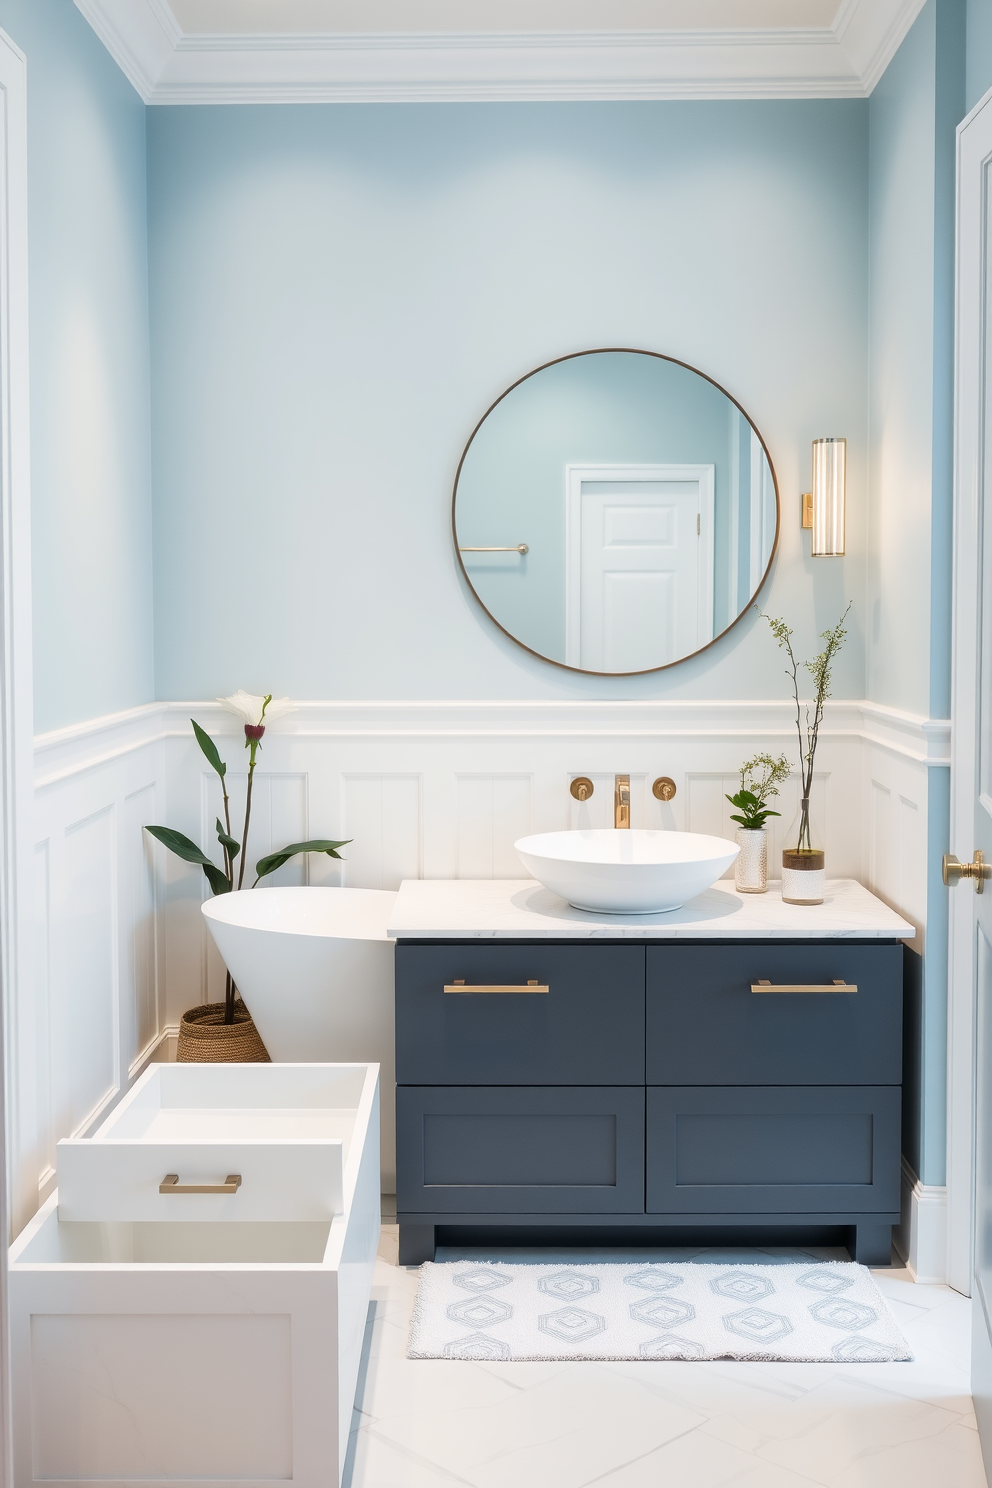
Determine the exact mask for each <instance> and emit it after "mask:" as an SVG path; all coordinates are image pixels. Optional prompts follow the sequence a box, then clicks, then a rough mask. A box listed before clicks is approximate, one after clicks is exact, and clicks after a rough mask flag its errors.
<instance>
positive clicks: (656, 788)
mask: <svg viewBox="0 0 992 1488" xmlns="http://www.w3.org/2000/svg"><path fill="white" fill-rule="evenodd" d="M675 789H676V787H675V781H674V780H673V779H672V777H671V775H659V776H658V779H657V780H656V781H655V783H654V785H653V786H652V787H651V794H652V795H653V796H654V797H655V799H656V800H658V801H671V800H673V799H674V796H675Z"/></svg>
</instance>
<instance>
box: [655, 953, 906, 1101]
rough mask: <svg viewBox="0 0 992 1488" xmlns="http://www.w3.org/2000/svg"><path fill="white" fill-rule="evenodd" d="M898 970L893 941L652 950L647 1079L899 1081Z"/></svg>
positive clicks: (667, 1081) (767, 1082)
mask: <svg viewBox="0 0 992 1488" xmlns="http://www.w3.org/2000/svg"><path fill="white" fill-rule="evenodd" d="M902 978H903V948H902V946H901V945H845V944H844V943H843V942H840V943H838V942H836V941H835V942H832V943H831V944H828V945H816V944H813V945H811V944H809V943H808V942H807V943H805V944H798V945H796V944H780V945H767V944H766V945H760V944H752V945H747V944H742V945H728V946H649V947H648V950H647V1056H646V1057H647V1082H648V1084H649V1085H675V1084H678V1085H781V1084H790V1085H797V1084H816V1085H848V1084H850V1085H897V1084H898V1083H899V1082H900V1080H901V1079H902ZM838 980H839V981H842V982H844V983H846V984H847V985H849V986H856V987H857V989H858V990H857V992H847V991H842V990H830V991H794V992H783V991H775V990H770V991H769V992H767V993H763V992H752V990H751V989H752V985H757V984H758V983H760V982H761V981H766V982H769V983H771V985H772V988H775V987H782V986H797V987H809V986H814V987H828V988H831V989H832V988H833V984H834V982H835V981H838Z"/></svg>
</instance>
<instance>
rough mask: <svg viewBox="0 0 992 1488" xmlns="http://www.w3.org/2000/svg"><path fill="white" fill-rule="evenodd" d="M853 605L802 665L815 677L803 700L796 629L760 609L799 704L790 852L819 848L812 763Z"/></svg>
mask: <svg viewBox="0 0 992 1488" xmlns="http://www.w3.org/2000/svg"><path fill="white" fill-rule="evenodd" d="M850 610H851V605H850V604H848V606H847V609H846V610H845V611H844V613H843V615H841V617H840V619H839V620H838V621H837V624H836V625H835V626H833V627H832V629H830V630H824V631H821V632H820V639H821V641H823V650H822V651H820V652H819V654H818V655H816V656H814V657H813V659H812V661H804V662H803V663H802V667H803V668H805V670H806V671H807V672H808V673H809V675H810V677H811V678H812V679H813V697H812V699H811V700H810V701H809V702H805V703H804V702H803V701H802V699H801V698H800V696H799V673H800V663H799V662H798V661H797V660H796V654H795V651H794V650H793V647H792V636H793V631H792V628H791V626H788V625H786V623H785V621H784V620H782V619H781V618H778V617H774V616H772V615H765V614H764V612H763V611H762V612H760V613H761V615H762V618H763V619H765V620H767V621H768V624H769V626H770V628H771V632H772V635H773V636H774V637H775V640H776V641H777V642H778V645H779V647H780V649H781V650H783V651H784V652H785V654H786V656H787V657H788V666H787V667H786V676H787V677H788V678H789V680H790V681H791V683H792V696H793V699H794V701H795V705H796V735H797V737H798V740H799V816H798V831H797V834H796V836H797V840H796V843H795V846H794V847H791V848H790V851H792V852H794V853H796V854H797V855H801V854H812V853H814V852H817V853H818V851H819V850H818V848H817V847H815V845H814V843H813V835H812V831H811V828H810V810H809V803H810V796H811V794H812V790H813V763H814V760H815V758H816V746H817V743H818V742H819V738H820V725H821V724H822V722H823V706H824V704H825V702H826V701H827V698H829V696H830V684H831V680H832V672H833V664H834V661H835V660H836V658H837V654H838V652H839V651H840V649H841V647H842V646H843V644H844V642H845V640H846V639H847V626H846V623H845V622H846V620H847V617H848V615H849V613H850Z"/></svg>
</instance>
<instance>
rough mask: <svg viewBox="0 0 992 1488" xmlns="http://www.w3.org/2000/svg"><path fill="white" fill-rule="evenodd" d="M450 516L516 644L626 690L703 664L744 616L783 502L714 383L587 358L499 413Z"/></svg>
mask: <svg viewBox="0 0 992 1488" xmlns="http://www.w3.org/2000/svg"><path fill="white" fill-rule="evenodd" d="M452 515H453V527H454V536H455V548H456V552H457V556H458V561H459V563H460V564H461V568H462V572H463V573H464V576H465V578H466V580H467V581H468V584H469V585H470V587H471V590H472V592H473V594H474V595H475V597H476V598H477V599H478V600H479V602H480V604H482V606H483V607H484V608H485V610H486V611H487V612H488V614H489V615H490V616H491V618H492V619H493V620H495V621H496V623H497V624H498V625H500V626H501V627H502V629H503V630H504V631H505V632H506V634H507V635H509V636H510V637H512V639H513V640H515V641H518V642H519V643H520V644H521V645H522V646H526V647H527V648H528V650H530V651H532V652H533V653H534V654H535V655H537V656H540V657H543V658H545V659H546V660H548V661H553V662H555V663H556V664H557V665H559V666H567V667H573V668H575V669H576V670H578V671H585V672H595V673H605V674H608V675H613V676H616V675H623V674H631V673H635V672H647V671H653V670H655V669H656V668H658V667H665V666H671V665H672V664H673V663H675V662H678V661H681V660H682V659H683V658H684V657H687V656H691V655H692V654H693V653H694V652H696V651H699V650H701V649H702V647H704V646H707V645H709V644H710V643H711V642H712V641H714V640H715V639H716V638H717V637H719V636H720V635H722V634H723V632H724V631H726V630H728V629H729V628H730V626H732V625H733V624H734V622H735V621H736V620H737V619H739V617H740V616H741V615H742V614H743V613H744V612H745V611H746V610H747V609H748V607H749V605H750V604H751V602H752V601H753V599H754V598H755V595H756V593H757V591H758V589H759V588H760V587H761V585H762V583H763V582H764V580H765V576H766V575H767V573H768V571H769V567H770V565H771V559H772V554H773V553H774V551H775V543H776V540H777V537H778V491H777V487H776V483H775V475H774V472H773V470H772V467H771V464H770V462H769V459H768V452H767V450H766V448H765V444H764V441H763V440H762V438H761V436H760V435H759V433H758V431H757V430H756V429H755V427H754V425H753V424H752V422H751V421H750V419H749V418H748V417H747V415H746V414H745V413H744V411H743V409H742V408H741V407H740V405H739V404H738V403H737V402H736V401H735V400H734V399H733V398H731V397H730V395H729V394H728V393H726V392H725V391H724V390H723V388H721V387H720V386H719V385H718V384H717V383H715V382H714V381H713V380H712V379H711V378H709V377H706V376H705V375H704V374H703V373H701V372H697V371H695V369H694V368H692V367H688V366H686V365H685V364H684V363H683V362H678V361H675V360H674V359H673V358H672V357H666V356H661V355H659V354H657V353H655V352H646V351H626V350H604V351H589V352H579V353H577V354H575V355H573V356H566V357H561V358H559V359H558V360H557V361H555V362H549V363H548V364H547V365H546V366H544V367H538V368H537V370H536V371H534V372H531V373H528V375H527V376H526V377H523V378H521V379H520V381H519V382H516V383H514V385H513V386H512V387H510V388H508V389H507V391H506V392H505V393H504V394H503V395H502V396H501V397H500V398H498V399H497V400H496V402H495V403H494V404H493V406H492V407H491V408H490V409H489V411H488V413H487V414H486V415H485V417H484V418H482V419H481V420H480V421H479V423H478V425H477V426H476V429H475V432H474V433H473V434H472V437H471V439H470V440H469V442H468V444H467V445H466V447H465V451H464V453H463V455H462V458H461V461H460V463H459V466H458V474H457V476H456V478H455V490H454V497H453V512H452Z"/></svg>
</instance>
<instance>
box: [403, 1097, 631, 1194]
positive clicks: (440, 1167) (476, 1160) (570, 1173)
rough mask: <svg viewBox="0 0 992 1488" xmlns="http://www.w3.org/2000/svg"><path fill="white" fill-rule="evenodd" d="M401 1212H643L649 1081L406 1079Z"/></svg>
mask: <svg viewBox="0 0 992 1488" xmlns="http://www.w3.org/2000/svg"><path fill="white" fill-rule="evenodd" d="M396 1124H397V1133H396V1145H397V1171H398V1174H399V1180H398V1181H399V1192H398V1193H397V1195H396V1204H397V1208H398V1209H399V1210H400V1211H401V1212H402V1213H404V1214H430V1213H436V1214H465V1213H475V1214H549V1215H551V1214H643V1213H644V1090H643V1088H641V1089H626V1088H619V1089H618V1088H615V1087H614V1088H612V1089H611V1088H598V1089H597V1088H595V1087H582V1088H574V1087H573V1088H569V1087H567V1086H559V1087H556V1088H553V1089H529V1088H527V1087H526V1086H517V1087H511V1088H505V1087H492V1086H489V1087H487V1086H474V1087H471V1088H469V1087H465V1086H451V1085H448V1086H443V1087H441V1088H438V1087H426V1088H425V1087H423V1086H409V1085H401V1086H400V1087H399V1089H398V1090H397V1092H396Z"/></svg>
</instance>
